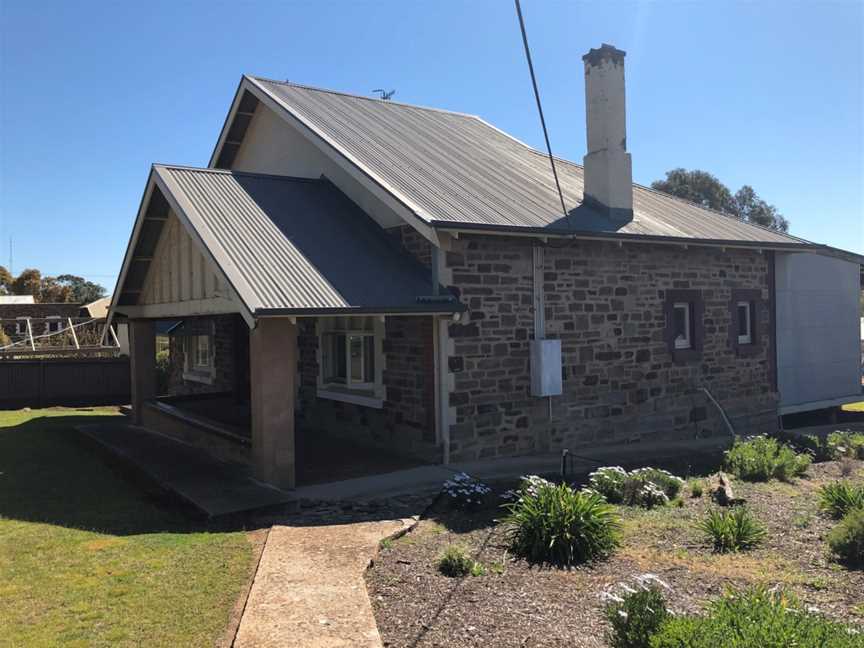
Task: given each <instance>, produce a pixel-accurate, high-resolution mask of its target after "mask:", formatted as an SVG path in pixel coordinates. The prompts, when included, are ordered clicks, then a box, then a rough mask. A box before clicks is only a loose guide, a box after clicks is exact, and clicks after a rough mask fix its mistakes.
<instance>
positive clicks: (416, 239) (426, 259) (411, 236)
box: [387, 225, 432, 268]
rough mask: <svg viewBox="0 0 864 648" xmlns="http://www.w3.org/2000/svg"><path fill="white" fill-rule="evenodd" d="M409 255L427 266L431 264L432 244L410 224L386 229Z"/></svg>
mask: <svg viewBox="0 0 864 648" xmlns="http://www.w3.org/2000/svg"><path fill="white" fill-rule="evenodd" d="M387 233H388V234H390V236H392V237H393V238H394V239H395V240H396V241H397V242H398V243H399V244H400V245H401V246H402V247H403V248H405V251H406V252H408V254H410V255H411V256H413V257H414V258H415V259H417V260H418V261H419V262H420V263H421V264H423V265H424V266H426V267H427V268H429V267H431V266H432V244H431V243H430V242H429V240H428V239H426V238H425V237H424V236H423V235H422V234H420V233H419V232H418V231H417V230H416V229H414V228H413V227H411V226H410V225H400V226H399V227H392V228H390V229H388V230H387Z"/></svg>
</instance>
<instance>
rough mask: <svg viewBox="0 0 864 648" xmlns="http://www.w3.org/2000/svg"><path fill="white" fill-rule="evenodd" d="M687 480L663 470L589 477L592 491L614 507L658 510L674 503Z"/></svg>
mask: <svg viewBox="0 0 864 648" xmlns="http://www.w3.org/2000/svg"><path fill="white" fill-rule="evenodd" d="M682 486H684V480H683V479H681V478H680V477H676V476H675V475H673V474H672V473H670V472H669V471H667V470H662V469H660V468H637V469H636V470H633V471H631V472H627V471H626V470H624V469H623V468H621V467H620V466H605V467H603V468H598V469H597V470H595V471H594V472H592V473H591V474H590V475H589V476H588V488H590V489H591V490H594V491H596V492H598V493H600V494H601V495H602V496H603V497H605V498H606V501H607V502H609V503H610V504H626V505H628V506H643V507H645V508H654V507H655V506H663V505H665V504H668V503H669V502H670V501H671V500H672V499H674V498H675V497H676V496H677V495H678V493H679V492H680V491H681V488H682Z"/></svg>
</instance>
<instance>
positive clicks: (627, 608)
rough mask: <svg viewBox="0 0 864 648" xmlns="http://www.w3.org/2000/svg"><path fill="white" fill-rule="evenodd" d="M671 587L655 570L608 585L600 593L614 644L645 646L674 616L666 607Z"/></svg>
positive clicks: (618, 647) (626, 647)
mask: <svg viewBox="0 0 864 648" xmlns="http://www.w3.org/2000/svg"><path fill="white" fill-rule="evenodd" d="M666 591H671V590H670V587H669V586H668V585H667V584H666V583H664V582H663V581H662V580H660V578H659V577H657V576H656V575H654V574H641V575H639V576H636V577H634V578H633V579H632V580H631V581H630V582H622V583H618V584H617V585H615V586H613V587H611V588H607V589H606V590H604V591H603V592H602V593H601V594H600V598H601V600H602V601H604V602H605V604H606V608H605V610H604V611H605V616H606V620H607V621H608V622H609V626H610V629H609V631H608V634H607V636H606V639H607V641H608V642H609V645H610V646H612V648H641V647H642V646H648V645H650V641H651V637H652V635H654V634H655V633H656V632H657V631H658V630H659V629H660V627H661V626H662V625H663V624H664V623H665V622H666V620H667V619H669V617H670V616H672V614H673V613H672V612H671V611H670V610H668V609H667V607H666V596H665V592H666Z"/></svg>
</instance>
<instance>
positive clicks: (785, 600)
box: [650, 587, 864, 648]
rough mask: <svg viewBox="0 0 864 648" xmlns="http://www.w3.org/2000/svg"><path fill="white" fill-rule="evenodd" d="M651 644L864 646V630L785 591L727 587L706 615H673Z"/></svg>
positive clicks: (685, 647)
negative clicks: (734, 590) (808, 606)
mask: <svg viewBox="0 0 864 648" xmlns="http://www.w3.org/2000/svg"><path fill="white" fill-rule="evenodd" d="M650 645H651V648H791V647H793V646H794V648H862V646H864V635H861V634H853V631H852V630H851V629H850V628H847V627H845V626H843V625H842V624H840V623H836V622H834V621H830V620H828V619H826V618H825V617H823V616H822V615H820V614H818V613H815V612H811V611H808V610H807V609H805V608H804V607H803V606H802V605H801V604H800V603H799V601H798V599H797V598H795V596H794V595H792V594H789V593H786V592H782V591H780V592H771V591H769V590H767V589H765V588H759V587H757V588H751V589H749V590H746V591H744V592H742V593H727V594H726V595H725V596H723V597H722V598H720V599H719V600H717V601H715V602H713V603H712V604H711V606H710V608H709V611H708V615H707V616H702V617H700V616H678V617H671V618H669V619H668V620H667V621H666V622H665V623H664V624H663V626H662V627H661V629H660V631H659V632H658V633H656V634H655V635H654V636H653V637H652V638H651V644H650Z"/></svg>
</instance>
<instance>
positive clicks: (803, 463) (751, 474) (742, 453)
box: [724, 436, 811, 481]
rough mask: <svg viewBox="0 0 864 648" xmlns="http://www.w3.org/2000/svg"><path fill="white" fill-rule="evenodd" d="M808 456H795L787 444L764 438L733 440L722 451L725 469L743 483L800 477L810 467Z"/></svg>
mask: <svg viewBox="0 0 864 648" xmlns="http://www.w3.org/2000/svg"><path fill="white" fill-rule="evenodd" d="M810 461H811V459H810V455H808V454H796V453H795V451H794V450H793V449H792V448H791V447H789V446H788V445H784V444H782V443H779V442H778V441H777V440H776V439H772V438H771V437H767V436H756V437H751V438H749V439H746V440H741V439H735V443H734V444H733V446H732V447H731V448H730V449H729V450H727V451H726V458H725V460H724V465H725V467H726V470H728V471H729V472H731V473H732V474H734V475H735V476H737V477H738V478H740V479H744V480H747V481H769V480H770V479H781V480H784V481H788V480H789V479H791V478H792V477H798V476H800V475H803V474H804V473H805V472H806V471H807V468H809V467H810Z"/></svg>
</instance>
